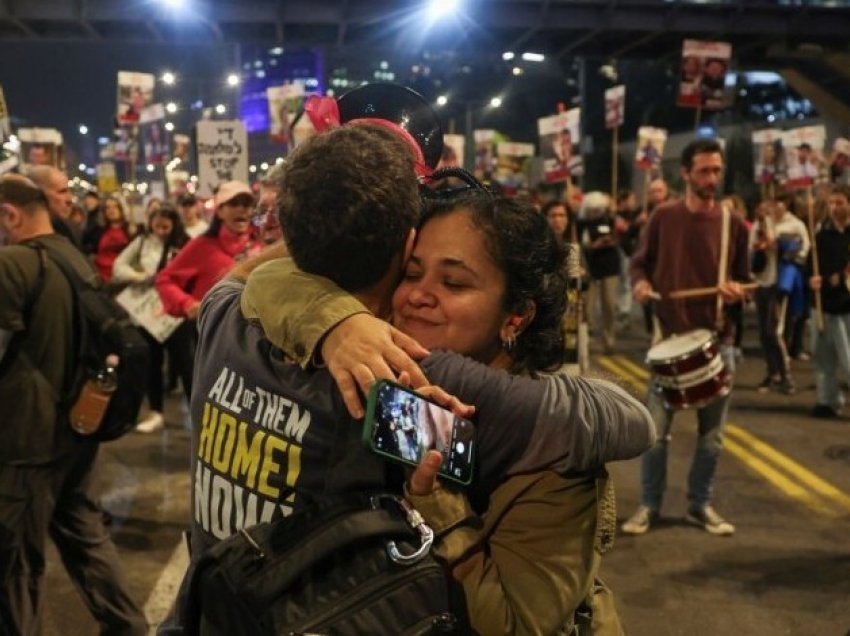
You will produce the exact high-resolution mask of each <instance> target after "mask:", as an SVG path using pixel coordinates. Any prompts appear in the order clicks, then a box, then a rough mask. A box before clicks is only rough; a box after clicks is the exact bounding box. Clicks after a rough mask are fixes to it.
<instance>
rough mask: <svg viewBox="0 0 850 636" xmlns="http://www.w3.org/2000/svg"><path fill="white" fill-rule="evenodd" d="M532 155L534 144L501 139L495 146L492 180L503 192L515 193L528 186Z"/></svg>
mask: <svg viewBox="0 0 850 636" xmlns="http://www.w3.org/2000/svg"><path fill="white" fill-rule="evenodd" d="M533 156H534V144H528V143H517V142H514V141H503V142H501V143H499V144H498V145H497V146H496V170H495V172H494V173H493V181H495V182H497V183H498V184H499V185H501V186H502V188H503V189H504V191H505V194H507V195H512V194H516V192H517V191H518V190H523V189H526V188H528V181H529V178H528V175H529V170H530V165H529V164H530V160H531V158H532V157H533Z"/></svg>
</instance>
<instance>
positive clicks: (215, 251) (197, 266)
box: [156, 226, 259, 316]
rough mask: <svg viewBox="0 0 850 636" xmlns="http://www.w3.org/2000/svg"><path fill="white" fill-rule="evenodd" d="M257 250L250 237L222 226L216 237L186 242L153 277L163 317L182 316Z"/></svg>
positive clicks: (257, 246)
mask: <svg viewBox="0 0 850 636" xmlns="http://www.w3.org/2000/svg"><path fill="white" fill-rule="evenodd" d="M258 249H259V245H258V244H256V243H255V242H254V241H253V239H252V237H251V235H250V234H241V235H237V234H233V233H232V232H231V231H230V230H228V229H227V228H226V227H224V226H222V227H221V229H220V230H219V233H218V236H215V237H211V236H207V235H205V234H201V235H200V236H198V237H196V238H194V239H192V240H191V241H189V243H187V244H186V246H185V247H184V248H183V249H182V250H180V252H179V253H178V254H177V256H175V257H174V259H173V260H172V261H171V262H170V263H168V265H166V266H165V268H164V269H163V270H162V271H161V272H160V273H159V274H157V277H156V289H157V291H158V292H159V297H160V299H161V300H162V306H163V308H164V309H165V311H166V313H168V314H171V315H172V316H185V315H186V308H187V307H189V306H190V305H192V304H193V303H195V302H200V301H201V299H202V298H203V297H204V294H206V293H207V292H208V291H209V290H210V289H211V288H212V286H213V285H215V284H216V283H217V282H218V281H219V280H220V279H221V278H222V277H223V276H224V275H225V274H226V273H227V272H228V271H229V270H230V269H231V268H232V267H233V265H234V263H236V261H237V260H239V259H241V258H242V257H244V256H245V255H247V254H248V253H250V252H253V251H256V250H258Z"/></svg>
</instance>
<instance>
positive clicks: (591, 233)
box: [578, 216, 620, 280]
mask: <svg viewBox="0 0 850 636" xmlns="http://www.w3.org/2000/svg"><path fill="white" fill-rule="evenodd" d="M578 227H579V237H580V241H581V246H582V249H583V250H584V259H585V261H587V269H588V271H589V272H590V277H591V278H592V279H595V280H599V279H600V278H608V277H609V276H618V275H619V274H620V254H619V252H618V251H617V245H616V235H615V234H614V222H613V221H612V220H611V219H610V218H609V217H608V216H604V217H602V218H599V219H592V220H586V221H580V222H579V226H578ZM606 236H607V237H611V238H612V239H613V240H614V244H612V245H609V246H607V247H599V248H592V247H591V245H592V244H593V243H594V242H595V241H597V240H598V239H600V238H603V237H606Z"/></svg>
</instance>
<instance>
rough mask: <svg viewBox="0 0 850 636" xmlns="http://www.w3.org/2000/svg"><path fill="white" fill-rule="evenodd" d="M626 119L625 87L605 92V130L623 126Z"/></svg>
mask: <svg viewBox="0 0 850 636" xmlns="http://www.w3.org/2000/svg"><path fill="white" fill-rule="evenodd" d="M625 117H626V87H625V85H623V84H620V85H619V86H613V87H611V88H609V89H608V90H606V91H605V128H608V129H609V130H610V129H611V128H616V127H618V126H622V125H623V121H624V120H625Z"/></svg>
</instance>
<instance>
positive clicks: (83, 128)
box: [80, 124, 89, 135]
mask: <svg viewBox="0 0 850 636" xmlns="http://www.w3.org/2000/svg"><path fill="white" fill-rule="evenodd" d="M80 134H81V135H88V134H89V127H88V126H86V125H85V124H80Z"/></svg>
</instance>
